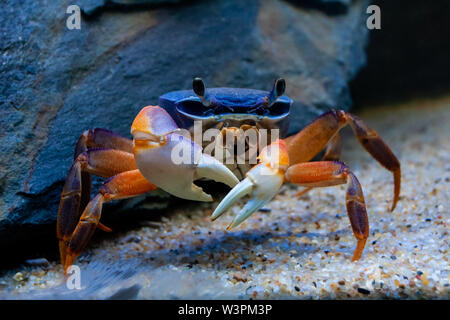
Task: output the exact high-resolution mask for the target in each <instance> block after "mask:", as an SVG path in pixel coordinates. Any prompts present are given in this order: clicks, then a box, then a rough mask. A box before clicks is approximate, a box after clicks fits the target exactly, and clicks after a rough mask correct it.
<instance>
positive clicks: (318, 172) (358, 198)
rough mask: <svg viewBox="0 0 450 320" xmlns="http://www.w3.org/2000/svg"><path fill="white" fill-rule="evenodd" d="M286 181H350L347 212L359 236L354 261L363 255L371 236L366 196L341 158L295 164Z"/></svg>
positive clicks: (318, 183)
mask: <svg viewBox="0 0 450 320" xmlns="http://www.w3.org/2000/svg"><path fill="white" fill-rule="evenodd" d="M285 176H286V180H287V181H289V182H292V183H296V184H298V185H301V186H305V187H328V186H334V185H338V184H344V183H347V193H346V204H347V214H348V217H349V219H350V223H351V226H352V229H353V233H354V235H355V237H356V239H357V241H358V242H357V245H356V249H355V251H354V254H353V258H352V261H355V260H358V259H359V258H361V254H362V252H363V250H364V246H365V243H366V240H367V238H368V236H369V219H368V217H367V212H366V205H365V202H364V195H363V192H362V189H361V185H360V184H359V181H358V179H357V178H356V176H355V175H354V174H353V173H352V172H351V171H350V169H349V168H348V167H347V166H346V165H345V164H343V163H342V162H339V161H319V162H307V163H299V164H295V165H293V166H291V167H289V169H288V170H287V171H286V175H285Z"/></svg>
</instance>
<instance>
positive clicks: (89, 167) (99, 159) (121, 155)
mask: <svg viewBox="0 0 450 320" xmlns="http://www.w3.org/2000/svg"><path fill="white" fill-rule="evenodd" d="M134 169H136V164H135V161H134V156H133V154H132V153H128V152H125V151H120V150H112V149H90V150H87V151H84V152H82V153H81V154H79V155H78V157H77V158H76V160H75V161H74V163H73V164H72V166H71V168H70V170H69V173H68V174H67V178H66V182H65V184H64V188H63V191H62V194H61V201H60V203H59V209H58V218H57V222H56V226H57V227H56V235H57V237H58V239H60V254H61V261H64V260H65V256H64V255H65V252H66V249H65V244H64V243H65V241H66V240H67V239H68V237H70V236H71V234H72V232H73V231H74V229H75V227H76V224H77V222H78V220H79V218H80V215H81V213H82V212H83V210H84V208H85V207H86V205H84V206H83V202H82V201H81V200H82V199H83V197H84V198H85V199H86V198H87V202H89V196H90V194H89V193H87V191H86V185H88V191H89V192H90V179H89V183H87V181H86V180H83V174H88V175H89V178H90V174H91V173H92V174H95V175H98V176H101V177H105V178H108V177H111V176H113V175H115V174H118V173H120V172H124V171H129V170H134ZM84 201H86V200H84Z"/></svg>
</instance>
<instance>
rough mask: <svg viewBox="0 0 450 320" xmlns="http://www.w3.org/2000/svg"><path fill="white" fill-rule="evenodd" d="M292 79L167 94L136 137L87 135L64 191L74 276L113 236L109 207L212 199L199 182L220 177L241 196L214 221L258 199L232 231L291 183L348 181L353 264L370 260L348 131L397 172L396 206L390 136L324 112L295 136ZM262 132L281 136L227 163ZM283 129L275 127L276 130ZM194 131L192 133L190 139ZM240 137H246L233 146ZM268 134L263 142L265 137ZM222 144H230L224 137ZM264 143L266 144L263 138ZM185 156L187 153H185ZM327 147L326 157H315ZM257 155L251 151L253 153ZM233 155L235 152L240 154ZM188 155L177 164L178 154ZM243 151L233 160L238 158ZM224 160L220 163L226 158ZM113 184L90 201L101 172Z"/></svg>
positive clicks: (62, 211)
mask: <svg viewBox="0 0 450 320" xmlns="http://www.w3.org/2000/svg"><path fill="white" fill-rule="evenodd" d="M285 88H286V83H285V81H284V80H283V79H281V78H280V79H277V80H276V81H275V82H274V84H273V87H272V89H271V90H270V91H261V90H253V89H242V88H208V89H207V88H206V86H205V83H204V82H203V80H202V79H200V78H195V79H194V80H193V89H192V90H182V91H174V92H169V93H167V94H164V95H162V96H161V97H160V98H159V106H147V107H144V108H143V109H142V110H141V111H140V112H139V113H138V114H137V116H136V118H135V119H134V121H133V123H132V125H131V134H132V136H133V139H132V140H131V139H128V138H125V137H122V136H120V135H118V134H116V133H114V132H112V131H109V130H106V129H98V128H97V129H92V130H87V131H85V132H84V133H83V134H82V135H81V137H80V138H79V140H78V142H77V144H76V147H75V155H74V162H73V164H72V166H71V167H70V170H69V172H68V174H67V178H66V180H65V184H64V188H63V191H62V195H61V200H60V205H59V210H58V219H57V237H58V239H59V250H60V256H61V263H62V265H63V268H64V270H65V272H66V271H67V269H68V268H69V267H70V266H71V265H72V264H73V263H74V261H75V259H76V258H77V257H78V256H79V255H80V254H81V253H82V251H83V250H84V248H85V247H86V245H87V244H88V242H89V240H90V238H91V237H92V235H93V233H94V232H95V230H96V229H97V228H99V229H101V230H104V231H111V229H110V228H108V227H107V226H105V225H103V224H102V223H101V222H100V217H101V213H102V206H103V204H104V203H105V202H108V201H112V200H117V199H124V198H129V197H135V196H138V195H142V194H144V193H147V192H150V191H152V190H155V189H157V188H159V189H162V190H164V191H166V192H167V193H169V194H171V195H173V196H176V197H179V198H183V199H189V200H196V201H212V200H213V199H212V197H211V195H209V194H207V193H206V192H205V191H204V190H203V189H202V188H201V187H199V186H198V185H196V184H195V183H194V181H196V180H202V179H207V180H214V181H216V182H220V183H223V184H225V185H227V186H229V187H230V188H232V189H231V191H229V193H228V194H227V195H226V196H225V197H224V198H223V200H222V201H221V202H220V203H219V205H218V206H217V207H216V208H215V210H214V212H213V214H212V216H211V219H212V220H215V219H217V218H218V217H219V216H220V215H222V214H223V213H224V212H226V211H227V210H228V209H229V208H230V207H231V206H232V204H233V203H234V202H236V201H237V200H238V199H240V198H241V197H243V196H245V195H248V196H249V197H250V200H249V201H248V202H247V203H246V204H245V206H244V207H243V208H242V210H240V212H239V213H238V214H237V215H236V216H235V217H234V219H233V221H232V223H231V224H230V226H229V227H228V229H231V228H234V227H236V226H238V225H239V224H240V223H242V222H243V221H244V220H246V219H247V218H248V217H249V216H250V215H251V214H252V213H254V212H255V211H257V210H259V209H260V208H262V207H263V206H264V205H265V204H266V203H268V202H269V201H270V200H271V199H272V198H273V197H274V196H275V195H276V194H277V193H278V191H279V190H280V188H281V186H282V185H283V184H284V183H292V184H296V185H299V186H303V187H306V188H305V189H304V190H303V191H302V192H300V193H299V194H298V195H301V194H304V193H305V192H307V191H309V190H311V189H312V188H316V187H328V186H335V185H340V184H346V187H347V189H346V209H347V213H348V217H349V219H350V224H351V227H352V229H353V233H354V236H355V238H356V248H355V250H354V253H353V257H352V260H353V261H354V260H358V259H360V258H361V255H362V252H363V249H364V246H365V243H366V240H367V238H368V236H369V220H368V216H367V211H366V205H365V202H364V195H363V191H362V188H361V185H360V183H359V181H358V179H357V177H356V176H355V174H354V173H353V172H352V171H351V170H350V168H349V167H348V166H346V165H345V164H344V163H343V162H341V161H339V158H340V154H341V138H340V134H339V131H340V130H341V129H342V128H343V127H345V126H347V125H349V126H350V127H351V128H352V129H353V132H354V134H355V135H356V137H357V139H358V140H359V142H360V143H361V145H362V146H363V147H364V148H365V149H366V151H367V152H368V153H370V154H371V155H372V157H373V158H375V159H376V160H377V161H378V162H379V163H380V164H381V165H382V166H384V167H385V168H386V169H387V170H389V171H390V172H392V174H393V178H394V198H393V202H392V207H391V211H393V210H394V209H395V206H396V204H397V201H398V200H399V194H400V181H401V170H400V163H399V161H398V160H397V158H396V156H395V155H394V153H393V152H392V151H391V150H390V148H389V147H388V146H387V144H386V143H385V142H384V141H383V140H382V139H381V137H380V136H379V135H378V134H377V133H376V132H375V131H374V130H373V129H371V128H370V127H368V126H367V125H366V124H365V123H364V121H362V120H361V119H360V118H358V117H357V116H355V115H353V114H351V113H348V112H346V111H343V110H330V111H328V112H325V113H323V114H322V115H320V116H319V117H317V118H316V119H315V120H313V121H312V122H311V123H309V124H308V125H307V126H305V127H304V128H303V129H302V130H301V131H299V132H298V133H296V134H293V135H290V136H287V137H286V133H287V128H288V124H289V122H288V120H289V110H290V107H291V105H292V103H293V101H292V100H291V99H290V98H289V97H287V96H286V95H284V92H285ZM195 123H200V124H201V125H202V128H201V133H206V131H207V130H208V129H215V130H216V131H214V132H215V133H214V134H215V139H214V141H215V142H217V141H219V142H217V143H215V146H216V147H218V148H215V149H214V153H215V154H214V156H213V155H212V153H213V152H209V153H210V154H208V153H207V152H206V149H211V148H209V145H208V144H207V143H206V144H205V143H204V141H198V139H197V138H195V137H194V141H193V140H192V136H190V134H192V132H193V131H195V129H194V128H195ZM262 129H270V131H271V132H275V133H277V132H276V130H279V131H278V139H276V138H277V137H276V136H277V135H275V134H274V136H275V137H272V136H271V140H270V141H268V142H267V143H266V145H264V144H262V145H261V147H260V148H259V149H257V161H255V163H251V162H250V161H249V160H248V159H244V160H245V161H244V162H242V161H241V162H240V163H238V161H227V162H226V163H223V161H219V160H218V156H219V155H220V156H223V155H224V154H228V155H229V153H230V152H231V151H233V149H234V148H235V144H236V143H237V141H244V142H245V141H247V142H248V141H249V139H248V137H249V135H246V134H245V133H247V132H251V131H252V130H256V132H257V133H260V132H262V131H263V130H262ZM274 130H275V131H274ZM186 132H187V133H186ZM230 133H231V134H232V136H233V137H234V138H236V139H232V142H231V143H228V142H227V143H223V139H222V138H223V137H225V136H227V134H230ZM258 137H259V136H258ZM219 138H220V139H219ZM260 140H263V139H262V138H260ZM180 150H182V152H181V153H180ZM322 150H325V152H324V155H323V157H322V159H321V160H320V161H311V160H313V159H314V158H315V157H316V156H317V155H318V154H319V153H320V152H321V151H322ZM244 151H245V153H246V154H247V155H248V154H249V151H250V148H249V147H248V146H247V147H246V148H245V149H244ZM231 153H232V152H231ZM179 154H184V156H187V157H184V158H183V159H185V158H188V159H189V161H181V162H180V161H175V158H174V155H175V156H176V155H179ZM239 156H242V155H233V153H232V154H231V160H236V159H237V157H239ZM219 158H220V157H219ZM92 174H93V175H97V176H100V177H103V178H107V179H106V180H105V181H104V183H103V184H102V185H101V187H100V188H99V191H98V193H97V194H96V195H95V196H94V197H93V198H92V199H90V193H91V175H92Z"/></svg>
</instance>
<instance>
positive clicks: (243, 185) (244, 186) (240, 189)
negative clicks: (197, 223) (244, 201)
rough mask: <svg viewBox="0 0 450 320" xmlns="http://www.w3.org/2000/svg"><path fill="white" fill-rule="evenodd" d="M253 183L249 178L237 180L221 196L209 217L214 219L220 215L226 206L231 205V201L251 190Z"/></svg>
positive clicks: (233, 201) (225, 209)
mask: <svg viewBox="0 0 450 320" xmlns="http://www.w3.org/2000/svg"><path fill="white" fill-rule="evenodd" d="M252 189H253V183H252V182H251V181H250V179H248V178H246V179H244V180H242V181H241V182H239V183H238V184H237V185H236V186H235V187H234V188H233V189H232V190H231V191H230V192H228V194H227V195H226V196H225V198H223V200H222V201H221V202H220V203H219V205H218V206H217V208H216V210H214V212H213V214H212V216H211V219H212V220H215V219H217V218H218V217H220V216H221V215H222V213H224V212H225V211H227V210H228V208H230V207H231V205H232V204H233V203H235V202H236V201H238V200H239V199H240V198H242V197H243V196H245V195H247V194H249V193H250V192H252Z"/></svg>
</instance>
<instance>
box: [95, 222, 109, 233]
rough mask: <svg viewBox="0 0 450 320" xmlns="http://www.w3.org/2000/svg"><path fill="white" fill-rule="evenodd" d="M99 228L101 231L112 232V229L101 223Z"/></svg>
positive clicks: (98, 225)
mask: <svg viewBox="0 0 450 320" xmlns="http://www.w3.org/2000/svg"><path fill="white" fill-rule="evenodd" d="M97 228H99V229H100V230H102V231H104V232H112V229H111V228H109V227H107V226H105V225H104V224H103V223H101V222H99V223H98V224H97Z"/></svg>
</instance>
